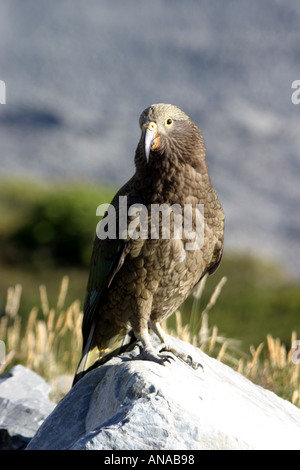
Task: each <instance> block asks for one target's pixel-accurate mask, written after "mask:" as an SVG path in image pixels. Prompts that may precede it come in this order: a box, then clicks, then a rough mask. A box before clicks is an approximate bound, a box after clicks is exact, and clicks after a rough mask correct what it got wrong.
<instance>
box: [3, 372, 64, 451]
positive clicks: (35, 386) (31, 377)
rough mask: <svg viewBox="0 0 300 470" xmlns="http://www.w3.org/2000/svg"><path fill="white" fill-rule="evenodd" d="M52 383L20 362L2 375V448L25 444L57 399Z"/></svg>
mask: <svg viewBox="0 0 300 470" xmlns="http://www.w3.org/2000/svg"><path fill="white" fill-rule="evenodd" d="M49 392H50V387H49V385H48V384H47V383H46V382H45V381H44V380H43V379H42V378H41V377H40V376H39V375H37V374H36V373H35V372H32V371H31V370H29V369H26V367H23V366H21V365H18V366H15V367H13V368H12V369H10V371H9V372H8V373H6V374H4V375H2V376H1V377H0V449H1V450H16V449H23V448H25V447H26V445H27V444H28V442H29V441H30V439H31V438H32V437H33V436H34V434H35V433H36V431H37V430H38V428H39V427H40V425H41V424H42V422H43V421H44V419H45V418H46V417H47V416H48V415H49V414H50V413H51V411H52V410H53V409H54V407H55V403H53V402H51V401H50V400H49V397H48V394H49Z"/></svg>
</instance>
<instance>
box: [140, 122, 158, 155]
mask: <svg viewBox="0 0 300 470" xmlns="http://www.w3.org/2000/svg"><path fill="white" fill-rule="evenodd" d="M143 132H144V150H145V157H146V160H147V162H149V156H150V150H151V148H154V147H156V145H155V142H154V139H155V138H156V137H157V124H156V123H155V122H150V123H149V124H148V125H145V124H144V126H143Z"/></svg>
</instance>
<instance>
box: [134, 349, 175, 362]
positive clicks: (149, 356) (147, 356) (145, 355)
mask: <svg viewBox="0 0 300 470" xmlns="http://www.w3.org/2000/svg"><path fill="white" fill-rule="evenodd" d="M160 350H161V345H160V348H159V350H158V349H157V350H156V349H155V348H150V347H147V348H143V349H142V351H141V352H140V354H139V355H138V356H137V357H136V359H142V360H144V361H152V362H156V363H157V364H162V365H166V363H169V364H171V363H172V361H174V360H175V359H174V357H173V356H171V355H170V354H161V353H160ZM170 352H171V351H170Z"/></svg>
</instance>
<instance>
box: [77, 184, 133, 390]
mask: <svg viewBox="0 0 300 470" xmlns="http://www.w3.org/2000/svg"><path fill="white" fill-rule="evenodd" d="M119 196H126V197H127V206H129V205H130V204H132V203H133V202H136V201H140V197H139V195H138V193H137V192H136V191H135V190H134V188H133V181H132V179H131V180H130V181H129V182H128V183H127V184H126V185H125V186H123V187H122V188H121V189H120V190H119V191H118V193H117V194H116V195H115V197H114V199H113V200H112V202H111V205H112V206H113V207H114V208H115V214H116V227H118V222H119V205H118V203H119ZM127 246H128V240H127V239H120V238H119V237H118V231H117V237H116V238H106V239H100V238H98V237H97V236H96V237H95V240H94V246H93V252H92V257H91V265H90V274H89V280H88V286H87V293H86V296H85V302H84V314H83V322H82V336H83V349H82V358H81V360H80V363H79V366H78V369H77V372H76V376H75V380H74V383H76V382H77V380H78V378H80V377H81V376H82V373H83V372H84V371H86V370H87V369H88V368H89V367H90V365H92V364H93V363H95V362H96V361H97V359H99V357H98V355H97V354H98V348H97V347H96V345H95V344H94V341H93V339H94V333H95V329H96V324H97V319H98V315H99V308H100V306H101V305H102V304H103V303H104V302H105V298H106V295H107V292H108V289H109V287H110V285H111V283H112V282H113V279H114V277H115V276H116V274H117V272H118V271H119V270H120V268H121V267H122V265H123V263H124V260H125V258H126V254H127V252H126V248H127ZM120 336H122V337H124V332H120Z"/></svg>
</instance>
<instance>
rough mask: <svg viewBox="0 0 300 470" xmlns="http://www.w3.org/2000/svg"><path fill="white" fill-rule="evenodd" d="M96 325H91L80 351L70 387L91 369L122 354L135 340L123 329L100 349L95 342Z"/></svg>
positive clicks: (131, 333)
mask: <svg viewBox="0 0 300 470" xmlns="http://www.w3.org/2000/svg"><path fill="white" fill-rule="evenodd" d="M95 329H96V325H95V324H93V325H92V327H91V330H90V333H89V336H88V339H87V341H86V344H85V345H84V348H83V351H82V357H81V359H80V361H79V364H78V367H77V371H76V374H75V377H74V380H73V384H72V387H73V386H74V385H75V384H76V383H77V382H78V381H79V380H80V379H81V378H82V377H83V376H84V375H85V374H86V372H88V371H89V370H91V369H94V368H96V367H98V366H99V365H101V364H104V363H105V362H107V361H108V360H109V359H111V358H112V357H113V356H117V355H118V354H121V353H122V352H124V351H125V350H126V349H127V348H128V346H129V345H131V344H132V343H133V342H134V341H135V340H136V339H135V337H134V335H133V331H129V332H128V331H127V330H125V329H123V330H119V331H118V333H117V334H115V335H114V336H111V337H110V338H109V339H107V341H105V344H103V346H102V347H101V348H99V346H98V345H97V344H96V342H95Z"/></svg>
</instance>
